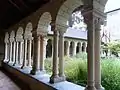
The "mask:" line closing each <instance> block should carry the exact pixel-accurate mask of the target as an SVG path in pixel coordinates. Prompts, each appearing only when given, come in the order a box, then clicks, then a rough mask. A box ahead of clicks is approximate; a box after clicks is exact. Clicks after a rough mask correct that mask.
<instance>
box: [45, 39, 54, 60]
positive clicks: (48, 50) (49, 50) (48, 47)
mask: <svg viewBox="0 0 120 90" xmlns="http://www.w3.org/2000/svg"><path fill="white" fill-rule="evenodd" d="M52 48H53V47H52V40H51V39H48V41H47V45H46V58H48V57H52Z"/></svg>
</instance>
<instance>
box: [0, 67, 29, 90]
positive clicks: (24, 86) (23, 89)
mask: <svg viewBox="0 0 120 90" xmlns="http://www.w3.org/2000/svg"><path fill="white" fill-rule="evenodd" d="M0 71H1V72H3V73H4V74H5V75H6V76H8V77H9V78H10V79H11V81H13V82H14V83H15V84H16V85H17V86H18V87H19V88H20V90H30V88H29V86H28V85H27V84H26V83H25V82H23V81H22V80H20V79H19V78H17V77H16V76H15V75H13V74H11V73H9V72H7V71H6V70H5V69H3V68H0Z"/></svg>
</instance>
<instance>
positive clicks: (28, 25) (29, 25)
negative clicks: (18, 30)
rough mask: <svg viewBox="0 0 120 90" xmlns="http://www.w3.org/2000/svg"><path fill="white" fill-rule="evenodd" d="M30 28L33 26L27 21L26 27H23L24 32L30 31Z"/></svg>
mask: <svg viewBox="0 0 120 90" xmlns="http://www.w3.org/2000/svg"><path fill="white" fill-rule="evenodd" d="M32 29H33V26H32V23H31V22H29V23H28V24H27V25H26V28H25V33H27V32H28V33H29V32H30V33H31V31H32Z"/></svg>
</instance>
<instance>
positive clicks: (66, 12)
mask: <svg viewBox="0 0 120 90" xmlns="http://www.w3.org/2000/svg"><path fill="white" fill-rule="evenodd" d="M81 5H83V1H82V0H66V1H65V2H64V3H63V4H62V6H61V7H60V9H59V11H58V14H57V17H56V25H57V27H58V28H59V27H60V28H61V27H62V28H65V29H66V28H67V27H68V25H67V21H68V19H69V17H70V15H71V14H72V12H73V11H74V10H75V9H76V8H77V7H80V6H81Z"/></svg>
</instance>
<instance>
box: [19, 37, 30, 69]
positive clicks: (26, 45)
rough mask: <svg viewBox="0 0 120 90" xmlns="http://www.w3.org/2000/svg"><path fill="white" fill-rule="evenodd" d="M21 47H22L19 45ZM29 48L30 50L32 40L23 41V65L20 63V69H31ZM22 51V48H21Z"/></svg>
mask: <svg viewBox="0 0 120 90" xmlns="http://www.w3.org/2000/svg"><path fill="white" fill-rule="evenodd" d="M21 47H22V45H21ZM31 48H32V40H31V39H30V40H29V39H28V40H27V39H25V40H24V55H23V63H22V67H21V68H22V69H23V68H26V67H29V68H30V67H32V66H31V60H32V59H31ZM21 50H22V48H21ZM27 54H28V60H27Z"/></svg>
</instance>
